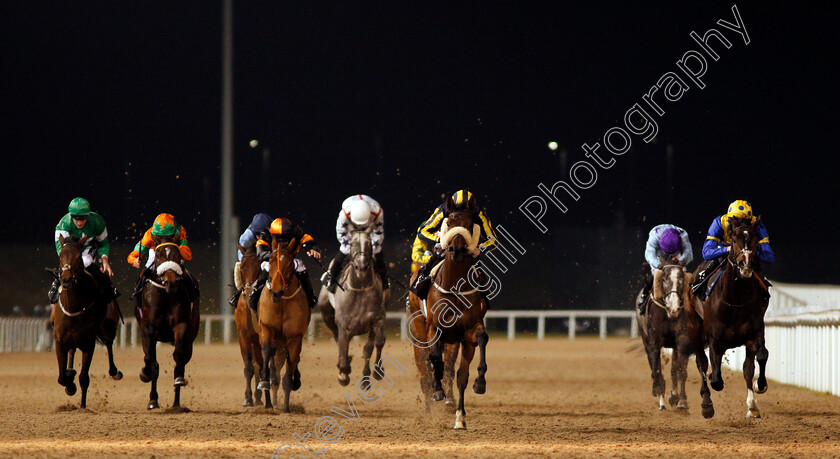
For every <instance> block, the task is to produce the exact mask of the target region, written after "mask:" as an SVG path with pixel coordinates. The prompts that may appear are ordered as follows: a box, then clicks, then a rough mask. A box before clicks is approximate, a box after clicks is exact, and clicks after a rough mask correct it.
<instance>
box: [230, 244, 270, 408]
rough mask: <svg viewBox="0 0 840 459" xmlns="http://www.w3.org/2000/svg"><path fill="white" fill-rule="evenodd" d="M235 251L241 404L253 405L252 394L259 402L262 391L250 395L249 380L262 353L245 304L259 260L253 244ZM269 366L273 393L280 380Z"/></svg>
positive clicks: (252, 313)
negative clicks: (242, 377) (242, 380)
mask: <svg viewBox="0 0 840 459" xmlns="http://www.w3.org/2000/svg"><path fill="white" fill-rule="evenodd" d="M239 251H240V252H242V260H241V261H240V263H239V271H238V272H237V273H236V275H235V278H234V283H235V284H236V288H238V289H240V290H241V291H242V294H241V295H240V296H239V300H238V302H237V303H236V310H235V311H234V317H235V318H236V332H237V335H238V336H239V352H240V353H241V354H242V363H243V364H244V365H245V401H243V402H242V406H254V399H253V397H252V395H255V396H256V398H257V400H256V403H257V404H258V405H259V404H262V391H259V390H258V391H256V394H253V393H252V392H251V380H252V379H253V378H254V370H256V374H257V377H259V376H260V373H261V372H262V366H263V356H262V349H261V348H260V335H259V322H260V320H259V317H257V313H256V312H255V311H253V310H251V308H249V307H248V295H249V294H250V293H251V290H252V289H253V288H254V285H255V284H256V283H257V278H258V277H259V276H260V260H259V258H257V253H256V248H255V247H249V248H247V249H246V248H244V247H242V246H241V245H240V246H239ZM270 365H271V371H272V372H271V386H272V388H273V389H274V391H275V392H274V394H275V396H276V395H277V392H276V391H277V388H278V387H279V386H280V383H279V381H277V376H276V374H275V372H274V362H273V361H272V362H271V363H270Z"/></svg>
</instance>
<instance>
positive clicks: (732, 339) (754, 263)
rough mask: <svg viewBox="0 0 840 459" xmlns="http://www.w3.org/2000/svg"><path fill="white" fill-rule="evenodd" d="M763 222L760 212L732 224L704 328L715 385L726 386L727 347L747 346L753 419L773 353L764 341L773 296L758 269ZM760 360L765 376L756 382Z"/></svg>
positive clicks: (746, 369)
mask: <svg viewBox="0 0 840 459" xmlns="http://www.w3.org/2000/svg"><path fill="white" fill-rule="evenodd" d="M760 223H761V217H758V218H757V219H756V221H755V222H754V223H749V222H746V223H744V222H733V224H732V225H731V226H730V238H731V240H732V245H731V247H732V248H731V250H730V252H729V253H728V254H727V255H726V259H725V260H724V261H723V263H724V266H723V267H722V268H721V271H722V272H721V274H720V277H719V278H718V280H717V285H716V286H715V287H714V289H713V290H712V292H711V293H710V294H709V296H708V298H707V299H706V301H705V303H704V304H703V327H704V331H705V336H706V340H707V342H708V343H709V358H710V359H711V361H712V372H711V374H710V375H709V381H710V383H711V386H712V388H713V389H714V390H716V391H720V390H722V389H723V378H722V377H721V361H722V359H723V354H724V353H725V352H726V350H727V349H732V348H736V347H739V346H744V347H745V348H746V358H745V359H744V366H743V370H744V381H745V382H746V384H747V417H748V418H758V417H761V414H760V412H759V410H758V406H757V405H756V400H755V394H757V393H758V394H763V393H764V392H766V391H767V378H766V377H765V375H764V369H765V365H766V364H767V358H768V356H769V353H768V352H767V348H766V347H765V346H764V312H765V311H766V310H767V305H768V301H769V297H766V296H765V293H764V292H765V289H766V287H765V285H764V281H763V280H762V277H761V275H760V274H758V272H757V270H758V269H759V264H758V263H759V262H758V250H759V239H761V238H760V237H759V235H758V225H759V224H760ZM711 279H712V280H714V277H712V278H711ZM756 359H757V360H758V366H759V375H758V380H757V381H755V383H753V376H754V375H755V361H756ZM712 414H714V412H712ZM704 415H705V413H704ZM708 417H711V416H708Z"/></svg>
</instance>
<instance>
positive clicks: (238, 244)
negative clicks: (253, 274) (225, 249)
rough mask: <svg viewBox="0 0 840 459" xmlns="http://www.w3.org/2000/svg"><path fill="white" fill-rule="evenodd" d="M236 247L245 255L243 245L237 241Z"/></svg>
mask: <svg viewBox="0 0 840 459" xmlns="http://www.w3.org/2000/svg"><path fill="white" fill-rule="evenodd" d="M236 247H238V248H239V252H240V253H242V255H245V247H242V244H240V243H238V242H237V243H236Z"/></svg>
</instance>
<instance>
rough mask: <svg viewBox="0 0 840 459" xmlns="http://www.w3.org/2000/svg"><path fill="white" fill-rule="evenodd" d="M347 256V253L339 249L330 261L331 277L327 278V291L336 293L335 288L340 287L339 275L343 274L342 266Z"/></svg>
mask: <svg viewBox="0 0 840 459" xmlns="http://www.w3.org/2000/svg"><path fill="white" fill-rule="evenodd" d="M346 258H347V255H346V254H344V253H343V252H340V251H339V252H338V253H337V254H336V255H335V258H333V261H332V263H330V268H329V279H327V291H329V292H330V293H335V289H336V287H338V277H339V276H340V275H341V268H342V265H343V264H344V260H345V259H346Z"/></svg>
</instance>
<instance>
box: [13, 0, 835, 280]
mask: <svg viewBox="0 0 840 459" xmlns="http://www.w3.org/2000/svg"><path fill="white" fill-rule="evenodd" d="M402 3H403V2H383V3H381V4H378V5H373V4H364V5H363V6H359V5H357V4H355V3H350V4H344V5H334V4H322V3H317V4H313V3H312V2H277V1H271V2H256V1H249V2H241V3H237V4H236V5H235V8H234V9H235V11H234V17H235V20H234V30H235V32H234V34H235V51H234V53H235V56H234V61H235V68H234V75H235V76H234V85H235V91H234V92H235V101H234V107H235V115H234V125H235V134H234V138H235V146H234V148H235V165H236V172H235V178H234V184H235V198H234V211H235V213H236V214H238V215H239V216H240V218H241V219H242V220H243V226H244V224H245V223H246V222H245V221H246V220H249V219H250V216H251V215H252V214H253V213H255V212H257V211H260V210H261V209H263V208H265V209H266V211H268V212H269V213H272V214H273V215H277V216H279V215H281V214H282V215H283V216H286V217H288V218H291V219H292V220H293V221H296V222H301V223H302V224H303V226H304V228H305V229H306V230H307V231H309V232H311V233H312V234H313V235H315V236H316V238H319V239H321V240H322V243H321V245H322V246H324V247H326V248H328V250H329V253H330V254H332V253H334V250H335V246H336V243H335V239H334V238H335V236H334V222H335V217H336V214H337V212H338V210H339V206H340V203H341V201H342V200H343V199H344V198H345V197H346V196H347V195H350V194H354V193H360V192H361V193H367V194H370V195H372V196H373V197H374V198H376V199H378V200H379V201H380V202H381V203H382V205H383V206H384V208H385V212H386V216H387V217H386V231H387V235H386V237H388V238H391V239H392V240H393V239H394V238H399V239H405V240H406V241H408V240H409V239H413V231H414V230H416V228H417V225H418V224H419V223H420V222H421V221H422V220H423V219H425V218H426V217H427V216H428V214H429V213H430V212H431V210H432V209H433V208H434V207H435V206H436V205H437V204H438V203H439V202H440V196H441V194H442V193H444V192H453V191H455V190H457V189H460V188H470V189H471V190H473V191H474V192H475V193H476V195H477V196H478V198H479V204H480V205H482V206H484V207H486V208H487V209H488V213H489V215H490V217H491V218H492V219H493V220H494V222H495V223H496V224H503V225H504V226H505V227H506V228H508V230H509V231H510V232H511V233H512V234H513V235H514V236H516V237H517V239H519V240H520V241H524V242H525V243H526V245H527V246H528V247H536V248H537V250H534V251H536V252H538V253H542V254H545V255H548V256H555V255H556V258H557V260H556V261H557V266H559V267H561V268H562V267H563V266H564V263H565V262H566V261H568V263H570V264H572V263H573V262H574V261H575V260H563V259H562V258H561V256H560V255H557V254H556V253H553V252H551V251H550V247H557V246H558V244H560V245H562V244H564V243H568V244H573V243H574V241H564V240H563V237H564V236H563V228H567V227H585V226H587V225H592V226H593V227H595V226H604V225H611V224H613V223H614V222H616V221H619V220H623V221H624V222H625V224H626V225H628V226H629V227H644V228H646V229H647V228H648V227H649V226H652V225H653V224H656V223H661V222H666V221H667V222H671V223H674V224H677V225H680V226H683V227H685V228H686V229H688V230H689V231H690V232H691V235H692V240H696V242H697V243H700V242H702V237H703V235H704V234H705V231H706V229H707V228H708V226H709V224H710V222H711V220H712V219H713V217H715V216H716V215H719V214H720V213H723V212H725V210H726V206H727V204H728V203H729V202H730V201H732V200H735V199H747V200H749V201H751V202H752V204H753V206H754V208H755V210H756V211H757V212H758V213H760V214H763V216H764V221H765V224H766V226H767V228H768V230H769V232H770V235H771V238H772V241H773V243H774V246H776V247H780V248H781V249H777V254H778V255H779V257H778V258H779V261H778V264H784V263H791V262H792V261H791V260H793V259H794V258H795V259H796V261H795V262H796V263H799V264H800V265H801V266H804V267H807V268H808V269H810V270H812V272H808V273H795V272H792V270H790V269H789V270H787V271H784V272H785V273H786V275H788V276H789V277H790V280H802V281H819V282H828V281H831V280H832V279H833V278H834V277H835V275H834V273H836V272H837V271H836V268H837V262H836V261H835V259H836V258H837V254H836V253H833V252H832V250H831V248H832V247H835V246H836V244H835V243H834V241H833V239H834V234H833V231H834V229H836V228H837V227H838V225H840V216H838V212H837V211H836V210H835V206H834V204H835V202H836V200H837V196H838V194H840V193H838V192H840V180H838V179H837V178H836V175H837V172H838V165H840V161H838V159H837V153H838V140H837V135H836V133H835V130H836V127H835V126H836V125H837V122H838V115H837V107H838V90H837V82H838V81H840V79H839V78H838V76H840V75H838V71H837V65H836V63H835V62H834V61H835V59H836V57H837V55H838V38H837V34H836V33H835V32H836V31H835V28H836V26H835V25H834V22H835V20H834V18H835V16H834V15H833V14H830V13H829V11H828V10H820V9H818V8H815V7H805V6H793V5H790V6H785V7H779V6H776V7H768V5H767V4H765V3H761V4H753V3H740V2H739V3H738V4H737V5H738V8H739V11H740V14H741V17H742V19H743V21H744V23H745V25H746V28H747V32H748V33H749V36H750V39H751V42H750V44H749V45H745V44H744V41H743V39H742V38H741V36H739V35H738V34H736V33H735V32H732V31H729V30H726V29H724V28H722V27H720V26H718V25H716V21H717V20H718V19H724V20H726V21H729V22H733V21H734V17H733V14H732V11H731V9H730V8H731V7H732V3H717V4H708V3H707V2H703V3H700V2H697V3H692V4H691V5H683V4H681V3H680V4H677V3H663V4H659V5H649V4H644V5H641V6H634V5H630V4H626V3H621V4H616V5H611V4H600V5H591V4H589V2H586V3H587V4H585V5H583V4H567V3H568V2H527V3H526V2H504V3H499V4H495V3H493V2H470V3H469V4H462V5H460V6H456V5H453V4H450V2H446V3H437V4H433V3H428V2H418V3H416V4H415V5H413V6H410V5H409V6H405V5H402ZM491 3H493V4H491ZM221 14H222V5H221V2H215V1H200V2H127V1H121V2H113V1H107V2H36V1H14V2H2V3H0V37H2V40H0V47H2V50H0V68H2V75H3V78H2V87H3V97H2V102H0V104H2V105H0V107H2V123H0V135H1V136H2V140H0V142H2V143H0V149H2V153H3V161H4V163H3V170H4V174H3V176H4V177H3V185H2V186H3V190H4V191H3V202H4V206H3V207H4V209H5V214H6V215H5V218H4V222H5V224H4V225H2V227H0V228H2V229H0V242H2V243H4V244H11V243H14V242H17V241H25V242H29V243H32V242H40V241H43V242H44V244H50V243H51V241H52V237H53V229H54V227H55V224H56V222H57V221H58V220H59V218H60V217H61V216H62V215H63V214H64V213H65V212H66V207H67V203H68V202H69V201H70V199H72V198H73V197H75V196H77V195H82V196H85V197H87V198H88V199H89V200H90V201H91V204H92V207H93V210H95V211H97V212H99V213H101V214H102V215H103V216H104V217H105V219H106V221H107V222H108V225H109V230H110V232H111V234H112V235H113V236H114V237H115V238H117V240H133V239H135V238H137V237H139V235H140V233H141V231H142V230H144V229H145V228H147V227H148V226H149V225H150V224H151V221H152V219H153V218H154V215H156V214H157V213H159V212H169V213H173V214H175V216H176V217H177V218H178V219H179V221H180V222H182V223H183V224H184V225H185V226H186V227H187V230H188V232H189V233H190V234H191V235H192V236H193V237H194V238H195V239H197V240H205V241H211V240H216V239H218V237H219V233H218V223H219V217H218V215H219V208H220V205H219V189H220V186H219V183H220V177H219V176H220V170H219V164H220V150H221V147H220V139H221V132H220V127H221ZM711 27H715V28H718V29H719V30H721V31H722V32H723V33H724V35H725V36H726V37H727V38H728V39H729V40H730V41H731V42H732V44H733V46H732V47H731V48H730V49H725V48H723V47H722V46H721V45H719V44H717V42H713V43H714V45H713V46H714V47H715V49H716V50H717V51H718V53H719V55H720V60H719V61H717V62H714V61H712V60H711V59H708V69H707V73H706V75H705V76H704V77H703V78H702V80H703V82H704V83H705V84H706V87H705V89H703V90H700V89H698V88H697V87H696V86H695V85H693V84H691V83H689V85H690V89H689V91H688V92H686V93H685V95H684V96H683V97H682V98H681V99H680V100H679V101H677V102H667V101H664V102H662V108H663V109H664V110H665V112H666V113H665V115H663V116H661V117H660V116H656V117H655V119H656V122H657V124H658V128H659V134H658V135H657V137H656V139H655V140H654V141H652V142H650V143H645V142H643V141H642V139H641V137H639V136H632V147H631V149H630V151H629V152H627V153H626V154H624V155H621V156H614V158H615V160H616V163H615V165H614V166H613V167H612V168H610V169H608V170H603V169H600V168H599V169H598V174H599V175H598V180H597V183H596V184H595V185H594V186H593V187H592V188H590V189H587V190H579V192H580V195H581V199H580V201H578V202H574V201H571V200H568V202H567V203H566V204H567V205H568V207H569V211H568V213H566V214H565V215H563V214H561V213H560V212H559V211H558V210H557V209H556V208H550V209H549V210H548V214H547V215H546V218H545V219H544V222H545V223H546V225H548V226H549V228H551V231H550V232H549V234H546V235H543V234H542V233H540V232H539V231H538V230H537V229H536V227H534V226H533V225H532V224H531V223H530V222H528V220H527V219H525V218H524V217H523V215H522V214H521V213H520V212H519V210H518V207H519V205H520V204H521V203H522V202H523V201H524V200H525V199H526V198H527V197H528V196H530V195H533V194H536V193H538V191H537V185H538V184H539V183H541V182H542V183H545V184H546V185H547V186H551V184H552V183H554V182H555V181H557V180H568V172H567V171H566V170H564V168H563V164H562V161H561V154H560V152H561V150H566V151H567V165H568V166H571V165H572V164H574V163H576V162H577V161H580V160H584V159H586V158H585V157H584V152H583V150H582V149H581V145H582V144H583V143H589V144H592V143H594V142H596V141H601V137H602V136H603V135H604V133H605V132H606V131H607V130H608V129H609V128H611V127H613V126H622V125H623V116H624V113H625V112H626V111H627V110H628V109H629V108H630V107H632V106H633V104H635V103H642V96H643V95H644V94H646V93H647V92H648V90H649V88H650V87H651V86H652V85H653V84H655V83H656V82H657V80H658V79H659V78H660V77H661V76H662V75H663V74H665V73H666V72H676V73H679V72H680V70H679V69H678V67H677V65H676V62H677V60H679V59H680V58H681V57H682V55H683V53H685V52H686V51H688V50H690V49H695V50H699V46H698V45H697V44H696V43H695V42H694V41H693V40H692V39H691V38H690V36H689V33H690V32H691V31H696V32H698V33H699V34H701V35H702V34H703V33H705V31H706V30H708V29H709V28H711ZM681 76H684V74H682V75H681ZM251 139H259V140H260V142H261V146H262V145H266V146H268V147H269V148H270V150H271V157H270V159H271V163H270V170H269V173H268V174H267V176H268V177H269V180H270V182H269V184H268V190H269V193H268V195H267V196H262V195H263V192H262V186H263V177H264V173H263V171H262V170H261V165H262V149H261V147H260V148H257V149H251V148H250V147H249V145H248V142H249V140H251ZM552 140H553V141H556V142H558V144H559V146H560V148H559V149H558V150H557V151H551V150H549V149H548V148H547V147H546V144H547V142H549V141H552ZM668 145H671V147H672V148H673V155H674V156H673V157H674V162H673V175H672V178H671V180H670V182H671V183H670V185H671V187H672V189H671V190H670V191H669V174H668V170H667V164H666V149H667V148H668ZM600 152H602V153H604V154H605V155H607V156H608V154H607V153H606V152H604V150H603V148H602V149H601V150H600ZM669 196H670V197H669ZM263 203H265V207H263V205H264V204H263ZM132 223H136V225H137V226H136V227H132ZM805 246H808V247H809V249H810V251H807V252H802V250H805V249H804V247H805ZM822 247H825V249H823V248H822ZM405 250H406V253H407V248H406V249H405ZM695 254H696V256H697V257H699V247H698V249H697V250H696V251H695ZM213 261H214V262H215V261H216V260H213ZM639 261H641V260H639ZM3 262H4V263H6V262H8V261H7V260H4V261H3ZM789 266H790V265H789ZM797 266H799V265H797Z"/></svg>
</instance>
